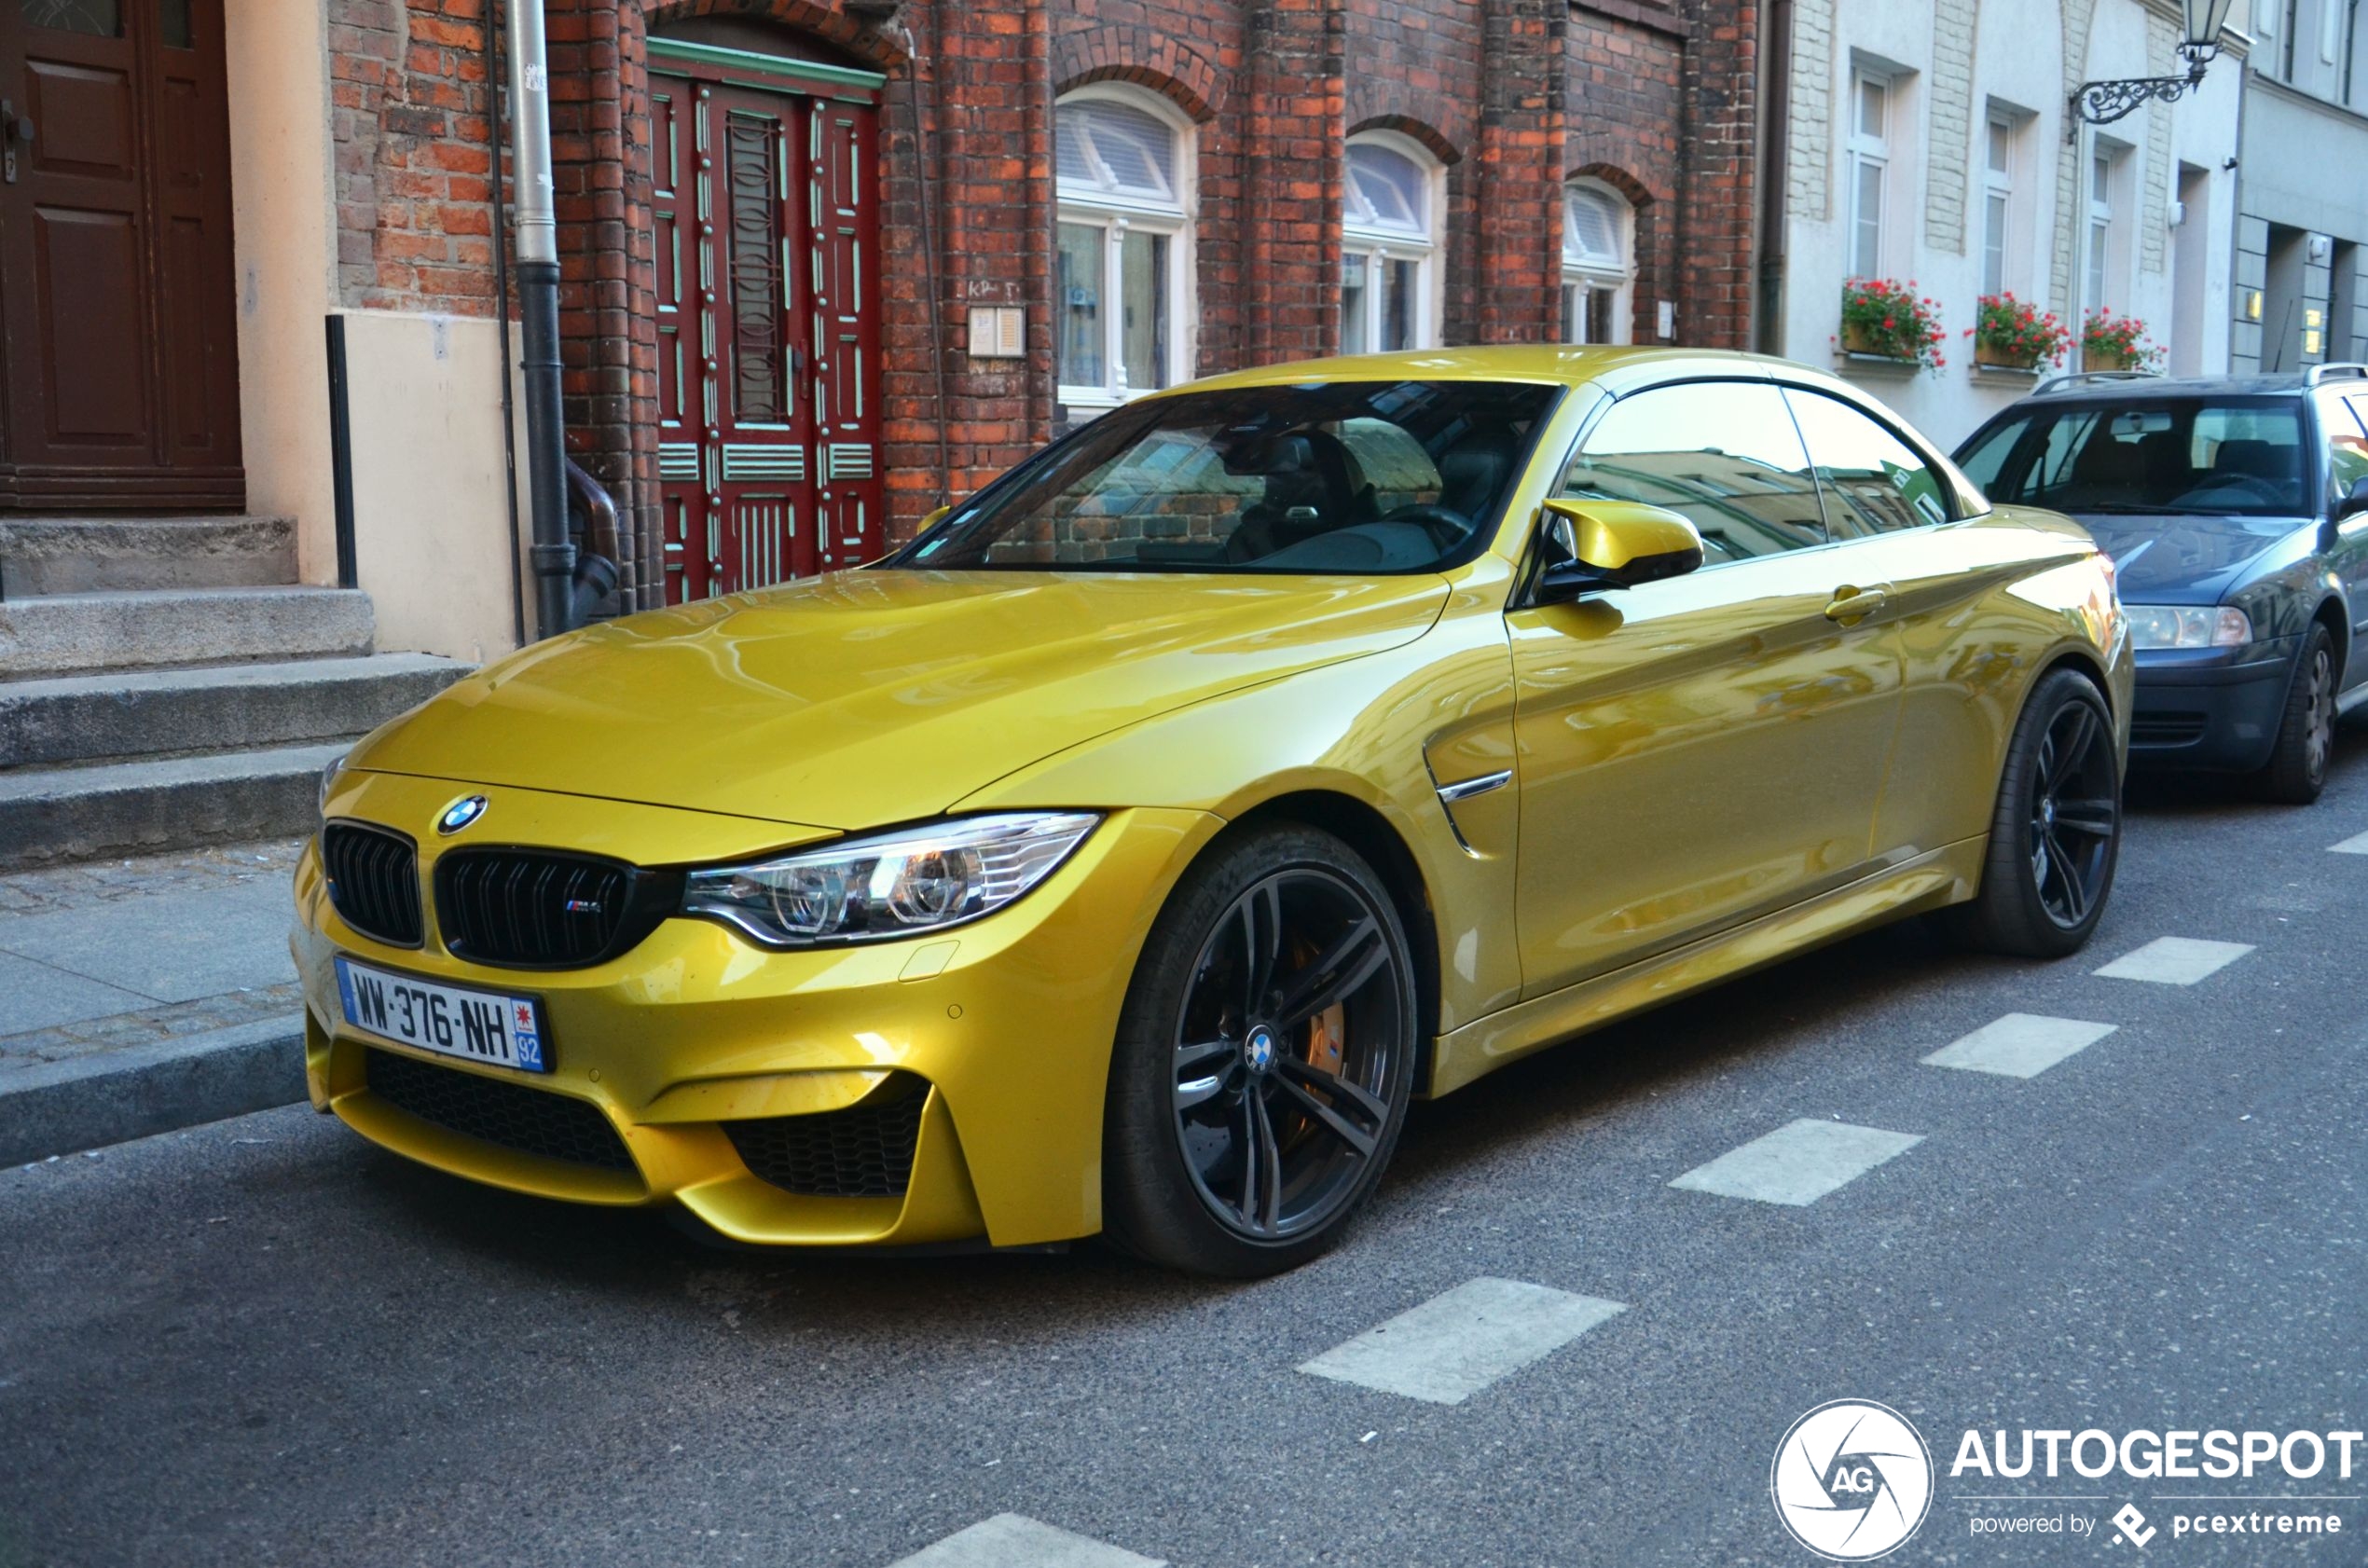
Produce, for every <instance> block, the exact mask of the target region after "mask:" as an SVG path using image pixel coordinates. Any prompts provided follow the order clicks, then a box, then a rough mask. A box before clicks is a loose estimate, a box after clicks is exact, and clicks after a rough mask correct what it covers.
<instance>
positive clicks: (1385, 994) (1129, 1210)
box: [1102, 826, 1419, 1278]
mask: <svg viewBox="0 0 2368 1568" xmlns="http://www.w3.org/2000/svg"><path fill="white" fill-rule="evenodd" d="M1417 1019H1418V1014H1417V1012H1416V1010H1415V1000H1414V980H1413V965H1412V962H1411V958H1410V957H1409V953H1408V947H1407V942H1406V933H1405V930H1404V928H1403V927H1402V926H1401V924H1400V922H1399V920H1398V917H1397V911H1396V909H1395V907H1394V906H1393V904H1392V902H1391V901H1390V898H1389V894H1388V891H1387V889H1385V888H1384V887H1383V886H1382V883H1381V879H1380V878H1379V877H1377V876H1376V875H1375V874H1374V873H1373V871H1372V869H1371V868H1370V866H1368V865H1367V864H1366V863H1365V861H1364V860H1362V859H1361V858H1360V857H1359V856H1358V855H1357V854H1356V851H1355V850H1353V849H1351V848H1350V847H1349V846H1347V845H1345V844H1342V842H1340V841H1339V840H1338V839H1335V838H1333V837H1331V836H1330V835H1329V834H1327V833H1322V832H1315V831H1314V830H1312V829H1308V828H1302V827H1298V826H1276V827H1273V828H1265V829H1258V830H1254V831H1252V832H1246V833H1245V834H1243V835H1242V836H1240V837H1239V838H1236V839H1233V840H1232V841H1230V842H1227V843H1223V844H1220V845H1219V846H1218V847H1217V848H1216V849H1215V851H1214V852H1213V853H1212V854H1210V855H1209V856H1208V857H1206V858H1205V860H1204V861H1203V862H1202V863H1201V864H1199V865H1196V866H1194V867H1193V868H1192V870H1191V872H1189V873H1186V876H1185V878H1184V881H1183V882H1182V883H1181V884H1180V885H1179V886H1178V887H1177V891H1176V893H1175V895H1174V896H1173V897H1171V898H1170V900H1169V901H1168V904H1167V907H1166V908H1165V909H1164V910H1163V911H1162V912H1161V914H1160V918H1159V920H1158V923H1157V924H1156V925H1154V926H1153V928H1152V929H1151V935H1150V940H1149V941H1148V942H1146V943H1145V944H1144V948H1143V955H1142V957H1141V958H1140V959H1139V960H1138V961H1137V963H1136V971H1135V978H1134V981H1133V983H1131V985H1130V986H1129V988H1128V991H1127V998H1126V1006H1125V1009H1124V1011H1123V1012H1122V1014H1121V1018H1120V1025H1119V1032H1118V1039H1117V1042H1116V1050H1115V1052H1114V1054H1113V1055H1112V1058H1111V1063H1110V1087H1109V1102H1108V1111H1107V1113H1106V1116H1105V1121H1104V1136H1103V1176H1102V1191H1103V1223H1104V1226H1105V1228H1106V1230H1107V1231H1108V1235H1109V1238H1110V1239H1111V1240H1112V1241H1114V1242H1116V1243H1118V1244H1119V1245H1122V1246H1123V1247H1125V1248H1127V1249H1128V1250H1129V1251H1132V1252H1134V1253H1136V1254H1137V1255H1139V1256H1141V1257H1144V1258H1147V1259H1150V1260H1152V1261H1153V1262H1157V1263H1163V1264H1166V1265H1167V1266H1169V1267H1171V1268H1176V1269H1182V1270H1186V1271H1188V1272H1194V1273H1206V1274H1223V1275H1230V1276H1233V1277H1236V1278H1251V1277H1256V1276H1259V1275H1263V1274H1272V1273H1279V1272H1282V1271H1284V1270H1286V1269H1291V1268H1296V1267H1297V1266H1298V1265H1299V1264H1301V1263H1302V1262H1305V1261H1306V1260H1307V1259H1311V1258H1313V1257H1315V1255H1316V1254H1318V1253H1320V1252H1322V1251H1323V1250H1324V1249H1325V1248H1326V1247H1328V1246H1329V1245H1331V1244H1332V1243H1333V1241H1334V1240H1336V1239H1337V1238H1338V1236H1339V1235H1340V1233H1341V1231H1342V1229H1344V1228H1345V1226H1346V1225H1347V1223H1348V1220H1349V1217H1350V1216H1351V1215H1352V1214H1354V1213H1355V1212H1356V1208H1357V1206H1358V1205H1359V1204H1362V1203H1363V1202H1364V1200H1365V1198H1366V1196H1367V1195H1368V1194H1369V1193H1370V1192H1371V1190H1372V1189H1373V1185H1374V1183H1375V1182H1376V1181H1377V1180H1378V1179H1379V1178H1380V1176H1381V1174H1382V1169H1383V1167H1384V1165H1386V1164H1387V1163H1388V1162H1389V1157H1390V1153H1391V1150H1392V1149H1393V1148H1396V1147H1397V1135H1398V1132H1399V1130H1400V1128H1401V1127H1402V1126H1403V1125H1404V1123H1405V1120H1406V1107H1407V1102H1408V1100H1409V1099H1410V1098H1411V1095H1412V1092H1413V1081H1414V1053H1415V1045H1416V1034H1417V1030H1418V1027H1419V1025H1418V1022H1417Z"/></svg>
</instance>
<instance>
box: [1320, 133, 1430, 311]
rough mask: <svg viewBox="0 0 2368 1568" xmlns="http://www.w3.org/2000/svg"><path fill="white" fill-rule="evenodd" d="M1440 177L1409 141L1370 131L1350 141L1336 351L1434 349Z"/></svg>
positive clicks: (1423, 153) (1423, 152) (1419, 148)
mask: <svg viewBox="0 0 2368 1568" xmlns="http://www.w3.org/2000/svg"><path fill="white" fill-rule="evenodd" d="M1440 173H1441V171H1440V169H1439V163H1438V161H1437V160H1436V159H1434V158H1432V157H1431V156H1430V154H1429V153H1428V152H1427V151H1426V150H1425V148H1424V147H1423V145H1422V144H1420V143H1418V142H1415V141H1413V140H1411V138H1409V137H1404V136H1397V135H1393V134H1391V133H1390V132H1387V131H1368V132H1366V133H1365V134H1363V135H1360V136H1356V137H1352V138H1351V139H1350V141H1349V144H1348V187H1347V189H1346V190H1344V191H1343V192H1342V202H1341V208H1342V213H1341V241H1342V242H1341V351H1342V353H1347V354H1362V353H1391V352H1395V351H1398V350H1401V349H1428V348H1433V347H1436V346H1437V345H1438V343H1439V194H1440V192H1439V186H1440V183H1441V182H1440V178H1439V176H1440Z"/></svg>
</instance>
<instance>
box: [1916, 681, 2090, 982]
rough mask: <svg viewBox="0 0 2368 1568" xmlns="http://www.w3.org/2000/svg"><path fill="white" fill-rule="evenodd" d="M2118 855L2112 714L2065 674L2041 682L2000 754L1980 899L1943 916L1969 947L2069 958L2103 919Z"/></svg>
mask: <svg viewBox="0 0 2368 1568" xmlns="http://www.w3.org/2000/svg"><path fill="white" fill-rule="evenodd" d="M2120 852H2121V753H2120V748H2119V747H2118V745H2117V744H2116V743H2115V741H2114V737H2113V715H2112V712H2111V711H2110V710H2109V709H2108V708H2106V707H2105V699H2104V698H2103V697H2102V696H2100V695H2098V692H2097V688H2096V687H2095V686H2093V685H2091V684H2090V683H2089V682H2088V681H2086V680H2085V679H2083V678H2082V677H2081V676H2080V675H2078V674H2077V673H2075V672H2074V671H2072V670H2069V669H2059V670H2056V671H2054V672H2053V673H2051V674H2049V675H2048V676H2047V677H2046V679H2044V680H2043V681H2040V683H2039V687H2038V689H2037V690H2036V691H2034V692H2032V693H2031V700H2030V702H2028V703H2027V704H2025V705H2024V708H2023V714H2022V718H2021V719H2020V720H2019V721H2018V722H2017V723H2016V725H2015V734H2014V738H2013V739H2012V740H2011V741H2009V742H2008V744H2007V748H2006V766H2005V768H2004V770H2003V773H2002V774H2001V776H2000V778H1999V782H1998V805H1997V807H1996V809H1995V811H1994V812H1993V813H1992V815H1991V818H1990V824H1989V852H1988V855H1987V857H1986V858H1985V860H1984V861H1983V865H1982V882H1981V892H1980V893H1979V894H1978V895H1976V898H1975V899H1974V901H1973V902H1972V903H1970V904H1966V905H1964V906H1962V908H1961V909H1959V910H1955V911H1951V912H1950V913H1951V915H1953V916H1954V918H1955V921H1956V927H1957V931H1958V934H1959V935H1960V936H1961V937H1962V939H1963V940H1964V941H1965V942H1967V944H1968V945H1971V946H1974V947H1978V948H1982V949H1984V950H1986V951H1988V952H1991V953H2008V954H2015V955H2018V956H2023V957H2030V958H2060V957H2063V956H2065V955H2067V954H2070V953H2075V952H2078V951H2079V950H2080V948H2081V946H2082V944H2084V943H2085V942H2087V941H2088V935H2089V933H2090V932H2091V931H2093V930H2095V929H2096V928H2097V922H2098V920H2099V918H2100V916H2102V915H2103V914H2104V911H2105V899H2106V896H2107V894H2109V893H2110V892H2111V891H2112V890H2113V864H2114V861H2115V860H2116V859H2117V858H2118V857H2119V855H2120Z"/></svg>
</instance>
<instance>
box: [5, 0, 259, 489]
mask: <svg viewBox="0 0 2368 1568" xmlns="http://www.w3.org/2000/svg"><path fill="white" fill-rule="evenodd" d="M223 5H224V0H0V100H4V101H5V111H6V112H5V115H0V131H5V136H4V137H0V355H5V358H6V361H7V366H6V373H5V376H4V377H0V386H4V387H5V393H6V398H7V407H6V419H5V421H4V423H0V505H20V506H39V507H55V506H100V507H103V506H126V507H158V506H199V507H236V506H239V505H241V504H243V502H244V500H245V493H244V492H245V485H244V480H243V475H242V474H241V469H240V460H239V382H238V344H237V323H236V321H235V318H234V316H233V300H234V298H235V284H234V282H233V276H232V274H233V267H234V260H233V252H232V247H231V237H230V141H229V117H228V108H227V102H226V99H227V92H226V88H225V85H224V56H223V37H222V32H223Z"/></svg>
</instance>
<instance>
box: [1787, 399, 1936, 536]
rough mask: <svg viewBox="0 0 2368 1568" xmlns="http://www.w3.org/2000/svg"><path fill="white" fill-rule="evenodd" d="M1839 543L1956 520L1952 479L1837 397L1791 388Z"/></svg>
mask: <svg viewBox="0 0 2368 1568" xmlns="http://www.w3.org/2000/svg"><path fill="white" fill-rule="evenodd" d="M1784 396H1785V398H1786V399H1787V400H1788V401H1789V402H1790V403H1791V404H1792V406H1793V414H1794V416H1795V417H1796V418H1797V419H1798V420H1800V434H1801V439H1802V440H1803V441H1805V442H1807V443H1808V444H1809V461H1810V463H1811V464H1812V465H1814V467H1815V469H1816V473H1817V483H1818V486H1819V488H1822V489H1823V490H1824V492H1825V522H1826V526H1827V527H1828V528H1830V529H1831V530H1833V535H1834V537H1835V538H1836V539H1865V538H1868V537H1871V536H1872V535H1875V534H1878V533H1891V532H1894V531H1896V530H1900V529H1914V528H1922V527H1923V526H1924V525H1925V524H1927V523H1945V522H1947V521H1948V518H1949V515H1950V512H1949V503H1948V502H1949V497H1948V482H1947V481H1946V480H1945V479H1944V478H1943V477H1942V476H1941V475H1940V474H1938V473H1937V472H1936V471H1934V469H1933V467H1932V466H1931V465H1930V464H1929V463H1927V462H1926V461H1924V459H1923V457H1922V455H1921V454H1920V453H1919V452H1918V451H1917V450H1916V449H1915V448H1914V447H1910V446H1909V445H1907V442H1905V441H1902V440H1901V439H1900V438H1899V437H1898V436H1896V435H1894V434H1893V433H1891V432H1890V431H1888V430H1886V429H1884V428H1883V426H1882V425H1880V424H1879V423H1877V422H1876V421H1875V420H1872V419H1870V418H1868V417H1867V416H1866V415H1865V414H1864V413H1862V412H1860V411H1859V410H1858V409H1856V408H1853V407H1852V406H1850V405H1849V404H1847V403H1844V402H1843V401H1842V400H1841V399H1839V398H1838V397H1827V396H1826V395H1825V394H1824V393H1823V392H1803V391H1801V390H1799V389H1798V388H1787V389H1786V390H1785V392H1784Z"/></svg>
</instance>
